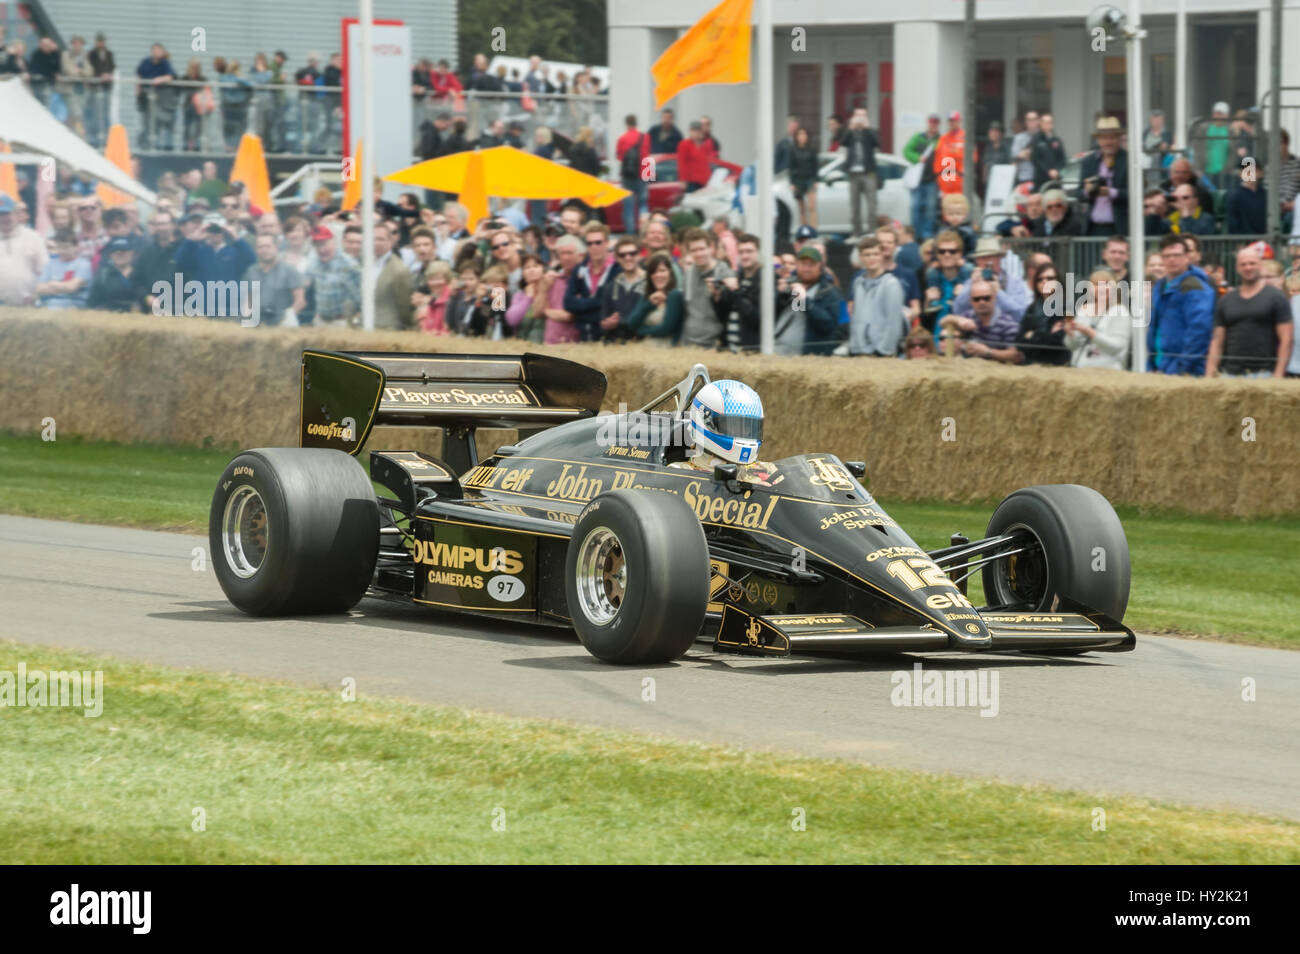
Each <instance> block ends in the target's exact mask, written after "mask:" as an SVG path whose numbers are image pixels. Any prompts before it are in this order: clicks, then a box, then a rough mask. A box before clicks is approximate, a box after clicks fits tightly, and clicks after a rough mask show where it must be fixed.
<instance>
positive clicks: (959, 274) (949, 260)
mask: <svg viewBox="0 0 1300 954" xmlns="http://www.w3.org/2000/svg"><path fill="white" fill-rule="evenodd" d="M964 248H965V245H964V244H963V242H962V238H961V236H960V235H958V234H957V233H956V232H954V231H952V230H951V229H945V230H944V231H942V232H940V233H939V234H938V236H936V237H935V240H934V252H935V261H936V262H937V264H936V265H935V266H934V267H933V268H931V269H929V270H928V271H927V272H926V273H925V310H924V311H923V312H922V313H921V324H922V325H923V326H924V327H925V329H926V330H927V331H932V332H934V333H935V334H938V331H939V323H940V322H942V321H943V319H944V318H946V317H947V316H948V314H949V313H950V312H951V311H952V301H953V299H954V298H955V297H956V296H957V293H958V292H960V291H961V290H962V287H963V286H964V285H965V284H966V283H967V282H968V281H970V277H971V273H972V272H973V271H974V270H973V269H972V268H971V266H970V265H969V264H967V263H966V261H965V260H964V259H963V258H962V252H963V250H964Z"/></svg>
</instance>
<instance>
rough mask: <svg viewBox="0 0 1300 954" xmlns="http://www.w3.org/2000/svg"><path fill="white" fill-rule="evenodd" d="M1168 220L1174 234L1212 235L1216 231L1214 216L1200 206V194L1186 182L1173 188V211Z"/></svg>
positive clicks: (1170, 229)
mask: <svg viewBox="0 0 1300 954" xmlns="http://www.w3.org/2000/svg"><path fill="white" fill-rule="evenodd" d="M1168 221H1169V231H1170V232H1173V233H1175V234H1183V233H1192V234H1194V235H1213V234H1215V233H1216V232H1217V231H1218V229H1217V228H1216V227H1215V224H1214V216H1213V215H1212V214H1211V213H1209V212H1207V211H1205V209H1203V208H1201V198H1200V194H1199V193H1198V192H1197V190H1196V189H1195V188H1194V187H1193V186H1191V185H1190V184H1187V183H1184V184H1183V185H1180V186H1178V187H1177V188H1176V189H1175V190H1174V211H1173V212H1172V213H1171V214H1170V216H1169V220H1168ZM1163 247H1164V246H1161V248H1163Z"/></svg>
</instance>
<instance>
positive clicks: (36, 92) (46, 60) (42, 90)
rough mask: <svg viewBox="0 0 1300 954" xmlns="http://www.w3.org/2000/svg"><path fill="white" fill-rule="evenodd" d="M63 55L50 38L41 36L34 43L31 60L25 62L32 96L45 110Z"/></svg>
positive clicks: (48, 103)
mask: <svg viewBox="0 0 1300 954" xmlns="http://www.w3.org/2000/svg"><path fill="white" fill-rule="evenodd" d="M62 59H63V55H62V54H61V53H60V52H59V44H58V43H56V42H55V41H54V37H52V36H43V37H41V38H40V39H39V40H38V41H37V43H36V49H35V50H33V51H32V55H31V58H30V59H29V60H28V61H27V73H28V75H29V77H30V81H31V85H32V95H33V96H35V97H36V98H37V99H39V100H40V101H41V103H42V104H43V105H44V106H46V107H47V108H48V107H49V106H50V105H51V104H50V94H51V93H53V92H54V81H55V80H56V79H58V77H59V68H60V66H61V61H62Z"/></svg>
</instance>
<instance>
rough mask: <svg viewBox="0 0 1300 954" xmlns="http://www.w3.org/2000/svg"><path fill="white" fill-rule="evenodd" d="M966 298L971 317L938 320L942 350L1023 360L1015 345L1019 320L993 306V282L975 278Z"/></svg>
mask: <svg viewBox="0 0 1300 954" xmlns="http://www.w3.org/2000/svg"><path fill="white" fill-rule="evenodd" d="M970 300H971V307H972V308H973V315H972V317H970V318H967V317H965V316H963V315H948V316H947V317H945V318H944V319H943V320H942V322H941V326H942V327H943V329H944V334H943V336H942V337H943V341H944V342H945V344H944V352H945V353H946V354H948V355H949V356H952V355H955V354H961V355H964V356H966V357H968V358H984V359H986V360H989V361H998V362H1001V363H1003V364H1023V363H1024V360H1025V356H1024V353H1023V352H1021V350H1020V349H1019V348H1017V347H1016V345H1015V342H1016V337H1017V335H1018V334H1019V331H1020V322H1018V321H1016V319H1014V318H1012V317H1011V316H1010V315H1009V314H1007V313H1006V312H1005V311H1001V310H1000V309H999V308H998V307H997V297H996V294H995V292H994V288H993V285H992V284H991V283H990V282H986V281H984V279H982V278H977V279H975V280H974V281H972V282H971V287H970Z"/></svg>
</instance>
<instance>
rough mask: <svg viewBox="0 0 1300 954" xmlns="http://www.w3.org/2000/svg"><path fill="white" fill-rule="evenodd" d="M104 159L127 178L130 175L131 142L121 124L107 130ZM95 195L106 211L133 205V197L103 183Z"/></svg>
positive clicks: (96, 188) (96, 189) (97, 187)
mask: <svg viewBox="0 0 1300 954" xmlns="http://www.w3.org/2000/svg"><path fill="white" fill-rule="evenodd" d="M104 158H105V159H107V160H108V161H109V162H111V163H112V164H113V165H115V166H117V167H118V168H119V169H121V170H122V171H123V172H125V173H126V174H127V175H128V176H129V175H131V140H130V139H129V138H128V137H127V135H126V127H125V126H123V125H122V124H121V123H118V124H117V125H116V126H113V127H111V128H110V129H109V130H108V142H107V144H105V146H104ZM95 195H96V197H97V198H98V199H99V204H100V205H102V206H103V207H104V208H106V209H117V208H121V207H122V206H124V205H135V197H134V196H130V195H127V194H126V193H125V192H119V191H118V190H117V189H114V188H113V187H112V186H110V185H105V184H104V183H103V182H101V183H100V184H99V185H98V186H96V187H95Z"/></svg>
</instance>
